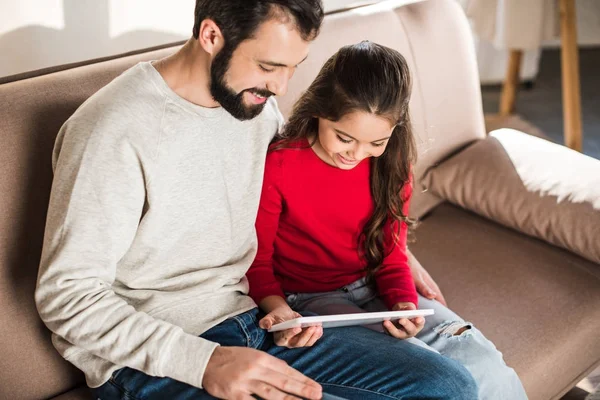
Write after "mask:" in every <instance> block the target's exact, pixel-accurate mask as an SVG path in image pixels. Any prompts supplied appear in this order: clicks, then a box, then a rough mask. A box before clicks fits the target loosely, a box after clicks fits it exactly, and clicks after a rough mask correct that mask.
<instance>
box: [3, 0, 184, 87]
mask: <svg viewBox="0 0 600 400" xmlns="http://www.w3.org/2000/svg"><path fill="white" fill-rule="evenodd" d="M194 3H195V1H194V0H172V1H164V0H126V1H123V0H0V76H6V75H12V74H17V73H21V72H25V71H31V70H35V69H40V68H45V67H50V66H54V65H60V64H66V63H71V62H77V61H82V60H87V59H90V58H98V57H104V56H108V55H114V54H119V53H123V52H127V51H131V50H135V49H140V48H144V47H151V46H158V45H161V44H165V43H170V42H174V41H178V40H182V39H186V38H188V37H190V35H191V31H192V26H193V20H194V18H193V15H194Z"/></svg>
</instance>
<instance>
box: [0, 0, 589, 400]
mask: <svg viewBox="0 0 600 400" xmlns="http://www.w3.org/2000/svg"><path fill="white" fill-rule="evenodd" d="M363 39H369V40H372V41H376V42H379V43H381V44H384V45H387V46H390V47H394V48H396V49H398V50H400V51H401V52H402V53H403V54H404V55H405V56H406V58H407V59H408V61H409V64H410V67H411V69H412V73H413V77H414V87H413V97H412V99H411V101H412V104H411V105H412V111H411V112H412V121H413V124H414V128H415V132H416V134H417V142H418V143H419V149H420V159H419V162H418V165H417V166H416V170H415V178H416V190H415V192H416V193H415V196H414V199H413V203H412V209H411V214H412V215H413V216H415V217H419V218H420V219H421V224H420V227H419V228H418V229H417V231H416V242H415V243H411V244H410V245H409V246H410V248H411V250H412V252H413V253H414V254H415V255H416V257H417V258H418V260H419V261H420V262H421V264H423V266H425V268H426V269H427V270H428V271H429V272H430V273H431V274H432V275H433V277H434V278H435V279H436V281H437V282H438V283H439V284H440V286H441V288H442V290H443V292H444V294H445V296H446V299H447V300H448V302H449V304H450V306H451V308H452V309H453V310H455V311H456V312H457V313H459V314H460V315H462V316H463V317H464V318H466V319H468V320H469V321H471V322H473V323H474V324H476V325H477V326H478V327H479V328H480V329H481V330H482V331H483V332H484V333H485V334H486V335H487V336H488V337H489V338H490V339H491V340H493V341H494V343H495V344H496V345H497V347H498V348H499V349H500V350H501V351H502V352H503V353H504V356H505V359H506V361H507V363H508V364H509V365H511V366H512V367H514V368H515V370H516V371H517V373H518V374H519V375H520V377H521V379H522V381H523V383H524V385H525V388H526V390H527V392H528V394H529V396H530V398H531V399H556V398H560V397H561V396H562V395H563V394H564V393H565V392H567V391H568V390H569V389H570V388H571V387H573V386H574V385H575V384H576V383H577V382H578V381H579V380H580V379H581V378H582V377H584V376H585V375H586V374H587V373H588V372H589V371H591V370H592V369H593V368H594V367H595V366H596V365H598V364H599V363H600V340H598V338H599V337H600V335H599V334H598V333H599V332H600V265H599V264H598V262H597V261H592V260H593V254H592V256H591V258H590V257H587V258H586V257H585V256H586V254H587V253H585V249H584V253H583V256H581V255H580V254H582V253H581V252H578V251H569V250H565V249H564V247H567V248H568V247H569V246H570V245H569V244H568V243H567V244H566V245H564V243H563V244H562V245H561V247H559V246H558V245H553V244H550V243H549V242H552V238H550V239H546V238H543V237H534V236H536V234H535V232H534V233H531V232H528V233H529V235H525V234H523V233H521V232H519V230H517V229H510V228H508V227H506V226H504V225H510V224H507V223H506V221H504V222H502V223H503V224H504V225H500V224H499V223H497V222H495V221H494V220H493V218H494V215H495V214H494V213H493V212H490V213H488V214H486V210H485V209H484V210H483V211H481V210H471V211H468V210H466V209H463V208H461V207H459V206H456V205H452V204H451V203H450V202H448V201H445V199H446V198H447V199H449V200H451V201H453V202H454V203H456V204H462V205H465V206H466V207H470V205H469V204H470V203H469V200H470V199H471V198H474V197H477V198H479V199H484V200H485V199H492V200H493V199H495V198H496V197H491V194H488V193H487V192H486V190H487V189H484V188H482V189H481V190H479V189H478V186H477V185H476V186H475V188H470V189H469V190H466V189H465V188H461V187H460V185H459V184H458V183H461V182H463V180H462V176H463V175H462V174H463V173H462V172H459V173H458V174H454V175H448V174H446V175H444V171H443V170H442V171H441V172H440V173H439V174H438V175H439V176H437V175H435V174H436V171H438V172H439V169H440V168H442V167H444V166H445V165H449V164H448V163H449V162H450V161H451V160H457V158H456V157H458V156H461V155H462V154H466V153H465V151H467V150H469V151H471V149H473V148H474V146H475V145H477V144H479V143H484V142H485V141H486V140H489V139H485V137H486V135H485V130H484V123H483V114H482V107H481V94H480V89H479V83H478V76H477V68H476V65H475V56H474V52H473V44H472V37H471V34H470V30H469V27H468V23H467V21H466V19H465V17H464V15H463V13H462V11H461V9H460V8H459V6H458V5H457V4H456V2H455V1H454V0H431V1H425V2H411V1H393V2H389V1H388V2H384V3H383V4H379V5H374V6H369V7H362V8H359V9H356V10H350V11H344V12H338V13H335V14H331V15H328V16H327V17H326V21H325V24H324V27H323V30H322V33H321V35H320V37H319V38H318V40H317V41H316V42H315V43H314V45H313V46H312V49H311V54H310V56H309V58H308V60H307V61H306V63H305V64H304V65H302V67H301V68H300V69H299V70H298V71H297V74H296V76H295V77H294V78H293V80H292V82H291V85H290V90H289V93H288V95H287V96H285V97H284V98H282V99H280V107H281V109H282V111H283V112H284V114H288V113H289V110H290V107H291V105H292V103H293V101H294V99H295V98H297V96H298V94H299V93H300V92H301V91H302V90H303V88H305V87H306V86H307V85H308V83H309V82H310V81H311V80H312V78H313V77H314V76H315V75H316V73H317V71H318V69H319V67H320V66H321V64H322V63H323V61H324V60H325V59H326V58H327V57H328V56H329V55H331V54H332V53H333V52H334V51H335V50H337V49H338V48H339V47H340V46H341V45H343V44H347V43H354V42H358V41H360V40H363ZM176 49H177V47H176V46H175V47H170V48H166V49H162V50H154V51H151V52H145V53H141V54H137V55H129V56H123V57H118V58H116V59H112V60H109V61H102V62H93V63H90V64H88V65H80V66H76V67H71V68H68V69H65V70H61V71H58V72H56V71H54V72H50V73H49V72H48V71H42V72H41V73H37V74H29V75H28V76H20V77H13V78H8V79H6V78H5V79H4V80H3V81H4V82H1V83H2V84H0V102H1V104H2V107H1V108H0V133H1V138H2V145H1V146H0V162H1V165H2V177H1V179H0V193H1V196H0V304H1V305H2V307H1V309H0V338H1V341H0V354H1V355H2V356H1V357H0V371H1V373H0V399H42V398H59V399H63V400H64V399H86V398H89V396H90V395H89V392H88V391H87V389H86V388H85V386H84V380H83V376H82V374H81V373H79V372H78V371H77V370H76V369H75V368H73V367H72V366H71V365H70V364H69V363H67V362H66V361H64V360H62V359H61V358H60V356H59V355H58V354H57V353H56V352H55V351H54V348H53V347H52V344H51V341H50V334H49V332H48V331H47V330H46V328H45V327H44V325H43V324H42V322H41V321H40V319H39V317H38V315H37V312H36V309H35V304H34V300H33V293H34V287H35V280H36V272H37V268H38V262H39V257H40V251H41V245H42V236H43V228H44V222H45V215H46V208H47V203H48V197H49V191H50V185H51V180H52V172H51V153H52V152H51V150H52V146H53V143H54V139H55V136H56V134H57V132H58V130H59V128H60V126H61V125H62V123H63V122H64V121H65V120H66V119H67V118H68V117H69V116H70V115H71V114H72V113H73V112H74V111H75V109H76V108H77V107H78V106H79V105H80V104H81V103H82V102H83V101H84V100H85V99H86V98H87V97H89V96H90V95H92V94H93V93H94V92H95V91H97V90H98V89H99V88H101V87H102V86H103V85H105V84H107V83H108V82H109V81H110V80H112V79H113V78H114V77H116V76H117V75H118V74H120V73H121V72H123V71H124V70H125V69H127V68H128V67H130V66H132V65H134V64H135V63H137V62H138V61H141V60H149V59H157V58H161V57H163V56H165V55H167V54H170V53H172V52H173V51H175V50H176ZM8 59H10V57H9V58H8ZM485 143H487V142H485ZM551 146H553V147H554V146H556V147H557V148H558V146H557V145H551ZM496 147H497V146H496ZM465 148H466V150H464V149H465ZM532 151H534V149H533V148H532ZM472 152H473V151H472ZM581 157H583V156H581ZM500 158H501V157H500ZM466 159H467V161H465V162H472V163H473V164H472V165H467V167H466V169H463V171H466V172H464V173H465V174H467V173H474V172H479V171H484V170H485V168H483V166H486V165H487V166H489V165H492V164H486V163H487V160H486V157H485V155H484V157H481V155H479V156H476V157H466ZM582 159H583V158H582ZM473 160H475V161H473ZM573 160H575V161H574V162H575V163H577V162H578V161H580V157H579V155H575V156H574V158H573ZM587 162H589V163H588V164H587V165H588V166H592V168H593V167H594V166H595V165H596V164H593V162H590V161H589V160H587ZM494 165H496V164H493V165H492V168H491V169H490V168H488V170H491V171H492V173H494V171H495V169H494V168H495V167H493V166H494ZM463 167H464V166H463ZM501 168H505V167H501ZM446 172H447V171H446ZM596 172H598V174H599V175H600V169H598V170H597V171H596ZM488 173H489V171H488ZM431 174H433V175H431ZM509 175H510V174H509ZM432 176H433V177H432ZM440 176H441V178H440ZM444 176H445V178H444ZM448 176H451V178H448ZM465 176H466V175H465ZM503 176H504V175H503ZM506 176H508V175H506ZM510 176H512V175H510ZM513 178H514V176H513ZM448 179H451V180H453V181H452V182H450V185H448ZM465 179H467V178H465ZM486 181H487V180H486V179H483V180H481V182H483V183H484V184H485V182H486ZM464 182H466V181H464ZM590 182H592V181H590ZM583 184H584V186H585V179H584V183H583ZM436 185H437V187H436V188H434V187H435V186H436ZM444 185H445V186H444ZM434 189H435V190H434ZM452 190H459V191H462V192H461V193H458V194H455V195H453V194H452V193H448V191H450V192H451V191H452ZM574 190H576V189H574ZM434 192H435V193H437V194H438V195H435V194H434ZM440 193H441V194H440ZM507 193H508V192H507ZM511 193H512V192H511ZM516 193H517V194H512V195H511V196H512V197H509V198H508V199H506V201H508V202H511V203H519V202H521V203H522V205H523V206H525V205H527V204H531V202H530V201H529V200H528V201H527V202H526V203H527V204H525V203H523V202H522V201H521V200H522V198H521V197H520V196H521V195H520V194H519V193H520V192H519V191H518V190H517V192H516ZM442 194H443V195H442ZM440 196H441V197H440ZM465 196H466V198H465ZM442 197H443V198H442ZM523 198H524V197H523ZM463 203H464V204H463ZM563 204H564V203H563ZM581 204H586V203H585V202H584V203H581ZM581 204H580V205H581ZM567 206H568V205H567ZM549 207H552V204H551V205H550V206H549ZM590 207H591V206H590ZM474 208H477V207H474ZM484 208H485V207H484ZM534 208H535V207H534ZM522 209H523V208H522V207H520V208H519V210H522ZM473 211H477V212H478V213H479V214H481V215H485V216H486V217H487V218H486V217H483V216H481V215H478V214H476V213H475V212H473ZM519 212H521V211H519ZM599 212H600V211H598V210H597V209H595V208H589V207H588V209H585V210H583V211H576V212H571V214H570V215H571V216H572V217H573V218H575V219H577V218H579V217H581V216H585V218H584V220H588V221H590V220H591V221H593V220H594V219H595V218H596V219H597V218H598V215H599V214H598V213H599ZM586 213H587V214H586ZM548 214H549V215H554V214H557V213H554V212H553V211H552V209H551V208H550V211H548ZM560 215H562V212H561V213H560ZM490 218H491V219H490ZM521 222H522V221H521ZM584 222H585V221H584ZM577 223H578V222H576V224H577ZM599 225H600V224H599ZM526 227H527V226H526ZM575 229H578V228H577V227H576V228H575ZM582 229H584V230H583V232H588V231H585V229H588V230H589V232H596V231H594V229H595V228H594V227H593V225H592V227H591V228H590V227H589V226H588V227H587V228H585V227H582ZM590 229H591V230H590ZM578 231H579V230H578ZM553 233H554V232H553V228H552V227H550V228H548V229H546V231H545V234H546V235H548V234H550V236H552V234H553ZM532 235H533V236H532ZM538 236H540V235H538ZM587 236H588V235H584V236H583V237H584V239H585V238H587V239H588V243H587V245H588V247H590V246H592V247H593V246H594V243H593V240H592V241H591V242H590V241H589V239H590V238H589V237H587ZM595 240H600V239H599V238H598V237H596V238H595ZM590 243H591V244H590ZM560 244H561V243H559V245H560ZM584 247H585V246H584ZM576 253H577V254H576ZM578 254H579V255H578Z"/></svg>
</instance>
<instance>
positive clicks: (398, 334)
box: [383, 321, 407, 339]
mask: <svg viewBox="0 0 600 400" xmlns="http://www.w3.org/2000/svg"><path fill="white" fill-rule="evenodd" d="M383 327H384V328H385V329H386V330H387V332H388V333H389V334H390V335H391V336H393V337H395V338H396V339H406V338H407V336H406V332H404V331H403V330H402V329H398V328H397V327H396V325H394V323H393V322H392V321H384V322H383Z"/></svg>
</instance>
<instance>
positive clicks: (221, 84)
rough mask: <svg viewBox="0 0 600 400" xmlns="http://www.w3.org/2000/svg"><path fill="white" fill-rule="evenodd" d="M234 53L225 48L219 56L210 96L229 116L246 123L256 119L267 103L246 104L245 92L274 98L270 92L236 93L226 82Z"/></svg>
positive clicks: (212, 77) (214, 61)
mask: <svg viewBox="0 0 600 400" xmlns="http://www.w3.org/2000/svg"><path fill="white" fill-rule="evenodd" d="M232 54H233V51H231V50H230V49H229V48H228V47H227V46H225V47H224V48H223V49H221V51H220V52H219V53H218V54H217V56H216V57H215V59H214V60H213V63H212V65H211V68H210V94H211V95H212V97H213V98H214V99H215V101H216V102H218V103H219V104H220V105H221V107H223V108H224V109H225V110H226V111H227V112H228V113H229V114H231V115H232V116H233V117H234V118H236V119H239V120H240V121H245V120H249V119H252V118H254V117H256V116H257V115H258V114H260V113H261V112H262V110H263V108H265V104H267V102H266V101H265V102H264V103H262V104H252V105H246V104H244V92H254V93H257V94H259V95H260V96H263V97H267V98H268V97H269V96H273V93H271V92H270V91H268V90H265V89H258V88H250V89H245V90H242V91H241V92H240V93H236V92H235V91H234V90H233V89H232V88H231V87H229V86H228V85H227V82H225V74H226V73H227V70H228V68H229V61H230V60H231V56H232Z"/></svg>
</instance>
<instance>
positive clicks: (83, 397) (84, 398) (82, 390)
mask: <svg viewBox="0 0 600 400" xmlns="http://www.w3.org/2000/svg"><path fill="white" fill-rule="evenodd" d="M92 399H93V398H92V392H90V389H89V388H88V387H87V386H79V387H77V388H75V389H72V390H69V391H68V392H66V393H63V394H61V395H60V396H56V397H53V398H52V400H92ZM93 400H95V399H93Z"/></svg>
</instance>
